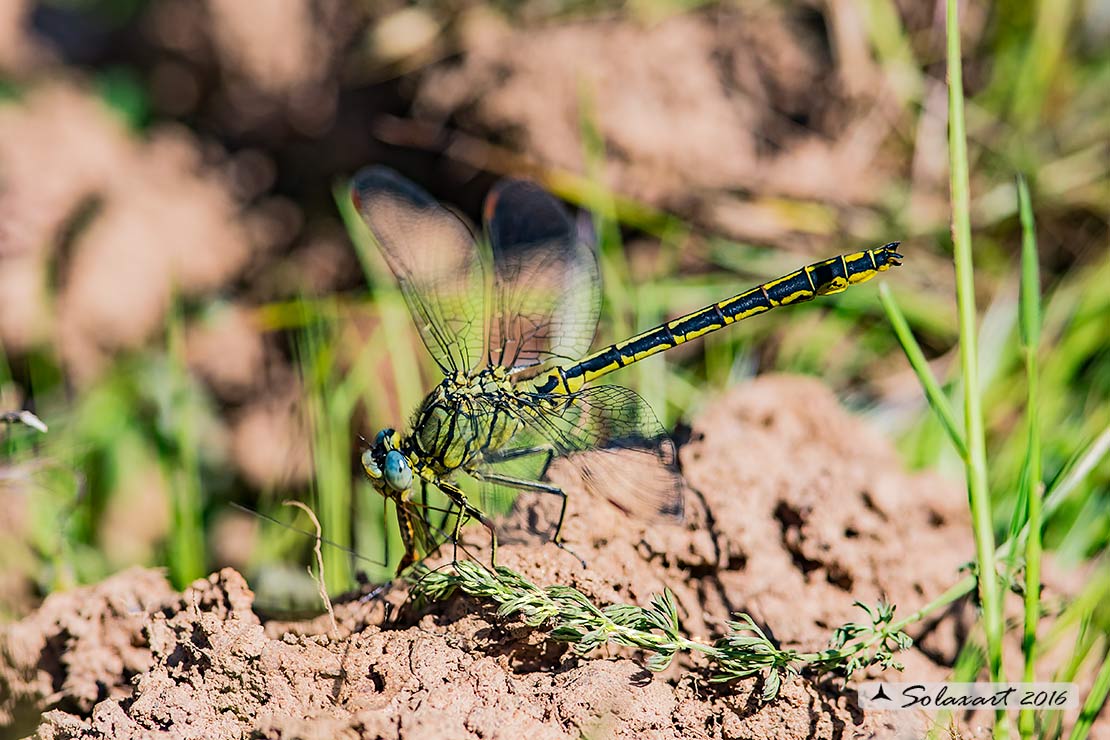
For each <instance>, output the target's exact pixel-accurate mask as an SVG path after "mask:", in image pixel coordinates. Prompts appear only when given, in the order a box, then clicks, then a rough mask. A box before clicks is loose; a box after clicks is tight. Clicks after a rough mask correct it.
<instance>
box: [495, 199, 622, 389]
mask: <svg viewBox="0 0 1110 740" xmlns="http://www.w3.org/2000/svg"><path fill="white" fill-rule="evenodd" d="M485 220H486V232H487V234H488V235H489V240H490V247H491V250H492V253H493V271H494V279H493V300H492V301H491V306H490V317H489V336H488V341H487V347H488V352H489V357H488V362H489V364H491V365H502V366H504V367H507V368H510V369H516V370H518V371H520V370H523V369H525V368H532V367H537V366H542V365H543V364H544V363H547V362H549V361H552V360H577V359H580V358H581V357H582V356H583V355H584V354H586V352H587V351H588V350H589V349H590V345H591V344H592V343H593V339H594V333H595V332H596V330H597V320H598V315H599V313H600V310H601V284H600V274H599V271H598V264H597V255H596V254H595V252H594V248H593V244H592V241H591V240H590V239H589V238H586V237H584V236H580V234H579V232H578V228H577V227H576V225H575V223H574V221H573V220H572V219H571V218H570V216H569V215H568V214H567V212H566V209H564V208H563V206H562V204H561V203H559V201H558V200H556V199H555V198H554V197H552V196H551V195H549V194H548V193H547V192H546V191H544V190H543V189H542V188H541V187H539V186H538V185H536V184H535V183H532V182H527V181H524V180H506V181H504V182H502V183H500V184H499V185H497V186H496V187H495V188H494V189H493V191H491V192H490V195H489V197H488V198H487V199H486V207H485Z"/></svg>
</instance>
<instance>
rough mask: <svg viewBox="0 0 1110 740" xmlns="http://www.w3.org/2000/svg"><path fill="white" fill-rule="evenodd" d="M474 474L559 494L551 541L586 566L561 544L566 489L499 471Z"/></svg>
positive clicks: (522, 488)
mask: <svg viewBox="0 0 1110 740" xmlns="http://www.w3.org/2000/svg"><path fill="white" fill-rule="evenodd" d="M549 452H550V451H549ZM548 462H550V458H549V459H548ZM475 475H477V476H478V477H479V478H481V479H482V480H484V481H488V482H490V483H497V484H499V485H502V486H507V487H509V488H515V489H517V490H519V491H534V492H536V493H550V494H553V495H555V496H559V497H560V498H561V499H562V501H561V502H560V506H559V520H558V522H557V523H556V525H555V534H554V535H553V536H552V538H551V541H552V542H553V543H554V544H555V546H556V547H558V548H559V549H561V550H566V551H567V552H569V553H570V554H571V555H573V556H574V557H576V558H578V562H580V563H582V567H583V568H585V567H586V561H585V560H584V559H583V558H582V556H581V555H579V554H578V553H576V552H575V551H574V550H571V549H570V548H569V547H567V546H566V545H565V544H563V537H562V535H563V522H564V521H565V520H566V516H567V500H568V496H567V494H566V491H564V490H563V489H562V488H559V487H558V486H556V485H552V484H551V483H543V482H541V481H533V480H525V479H523V478H513V477H512V476H508V475H501V474H500V473H488V472H487V473H475Z"/></svg>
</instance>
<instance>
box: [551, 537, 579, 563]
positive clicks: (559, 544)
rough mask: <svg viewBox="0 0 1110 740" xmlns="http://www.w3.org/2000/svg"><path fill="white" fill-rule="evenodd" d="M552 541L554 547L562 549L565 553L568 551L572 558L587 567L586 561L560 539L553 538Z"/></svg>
mask: <svg viewBox="0 0 1110 740" xmlns="http://www.w3.org/2000/svg"><path fill="white" fill-rule="evenodd" d="M553 542H554V543H555V547H557V548H559V549H560V550H562V551H563V552H565V553H569V554H571V555H573V556H574V559H575V560H577V561H578V562H579V563H581V564H582V567H583V568H585V567H587V566H586V561H585V559H584V558H583V557H582V556H581V555H579V554H578V553H576V552H575V551H574V550H571V549H570V548H569V547H567V546H566V545H564V544H563V543H562V542H561V541H560V540H553Z"/></svg>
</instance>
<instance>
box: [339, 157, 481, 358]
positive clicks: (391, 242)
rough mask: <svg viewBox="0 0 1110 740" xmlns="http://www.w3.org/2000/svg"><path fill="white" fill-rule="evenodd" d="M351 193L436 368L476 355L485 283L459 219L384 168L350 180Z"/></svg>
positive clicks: (471, 241) (369, 169)
mask: <svg viewBox="0 0 1110 740" xmlns="http://www.w3.org/2000/svg"><path fill="white" fill-rule="evenodd" d="M351 198H352V200H353V201H354V204H355V207H356V208H357V209H358V211H359V213H360V214H361V215H362V218H363V220H364V221H365V222H366V225H367V226H369V227H370V231H371V233H372V234H373V235H374V239H375V240H376V241H377V243H378V247H379V248H380V249H381V252H382V255H383V256H384V257H385V261H386V263H387V264H388V265H389V269H390V270H392V271H393V274H394V276H396V278H397V282H398V284H399V285H400V288H401V293H402V295H404V297H405V302H406V303H407V304H408V307H409V312H410V313H411V314H412V318H413V321H415V322H416V328H417V330H419V332H420V336H421V338H422V339H423V340H424V344H425V346H427V348H428V351H429V352H430V353H431V354H432V356H433V357H434V358H435V361H436V363H437V364H438V365H439V367H440V369H441V370H443V372H444V374H449V373H454V372H459V371H469V370H472V369H474V368H475V367H477V366H478V365H479V364H480V363H481V361H482V359H483V355H482V351H483V341H484V337H483V332H484V328H485V327H484V311H485V305H484V303H485V283H484V275H483V270H482V260H481V256H480V253H479V251H478V248H477V246H476V245H475V243H474V237H473V234H472V233H471V230H470V229H469V228H468V227H467V225H466V224H465V223H464V222H463V221H462V220H461V219H460V218H459V217H458V216H456V215H455V214H454V213H452V212H451V211H449V210H447V209H446V208H444V207H443V206H441V205H439V203H437V202H436V200H435V199H434V198H432V196H430V195H428V194H427V193H426V192H424V191H423V190H422V189H420V188H419V187H417V186H416V185H414V184H413V183H411V182H409V181H408V180H407V179H405V178H404V177H402V176H401V175H399V174H397V173H396V172H394V171H393V170H390V169H387V168H385V167H367V168H365V169H363V170H360V171H359V172H358V173H357V174H356V175H355V176H354V178H352V180H351Z"/></svg>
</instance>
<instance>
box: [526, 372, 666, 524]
mask: <svg viewBox="0 0 1110 740" xmlns="http://www.w3.org/2000/svg"><path fill="white" fill-rule="evenodd" d="M519 397H520V398H521V400H522V401H523V404H522V405H521V406H520V408H519V411H518V412H517V413H518V414H519V416H520V418H521V419H522V420H523V422H524V424H525V426H526V427H527V428H528V430H529V431H531V432H532V433H533V436H535V437H537V438H543V439H546V440H548V441H549V442H550V444H551V445H552V447H553V449H554V450H555V452H556V454H557V455H559V456H566V457H569V458H571V459H573V460H574V462H575V464H576V465H577V466H578V468H579V470H580V471H581V474H582V478H583V482H584V483H585V485H586V487H587V488H589V489H590V490H591V491H592V492H593V493H594V494H595V495H597V496H600V497H602V498H604V499H607V500H608V501H610V502H611V503H612V504H613V505H614V506H616V507H617V508H619V509H621V510H622V511H624V512H626V513H628V514H629V515H631V516H634V517H638V518H642V519H648V520H657V519H670V520H677V519H681V517H682V514H683V498H682V478H681V475H680V473H679V471H678V456H677V450H676V448H675V444H674V442H673V441H672V440H671V438H670V437H669V436H668V435H667V433H666V431H665V430H664V429H663V426H662V424H660V423H659V420H658V419H657V418H656V417H655V414H654V412H652V410H651V407H650V406H649V405H648V403H647V402H646V401H645V400H644V399H643V398H641V397H640V396H639V395H638V394H637V393H636V392H635V391H632V390H630V389H628V388H623V387H621V386H616V385H603V386H597V387H594V388H587V389H585V390H582V391H579V392H578V393H574V394H571V395H567V396H540V395H534V394H528V393H522V394H520V396H519Z"/></svg>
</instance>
